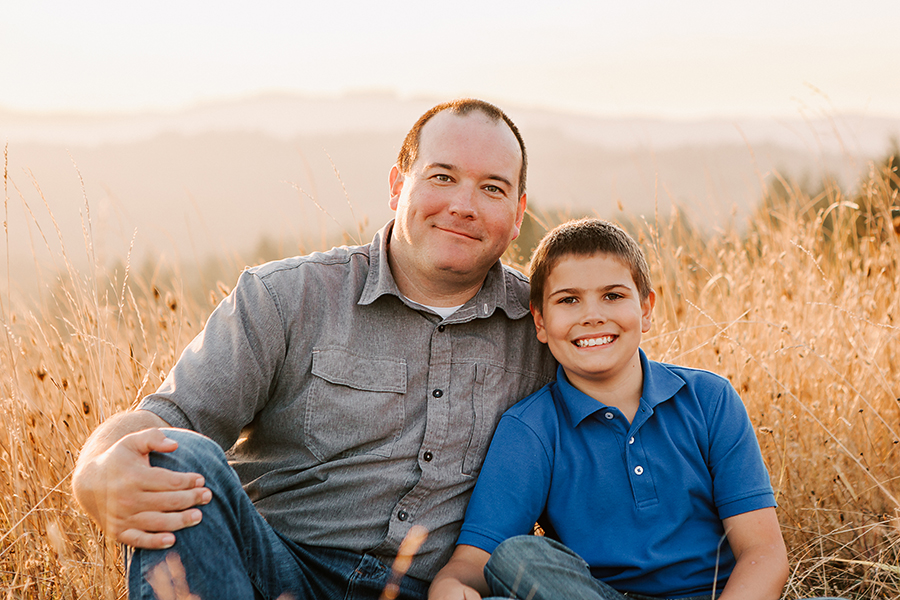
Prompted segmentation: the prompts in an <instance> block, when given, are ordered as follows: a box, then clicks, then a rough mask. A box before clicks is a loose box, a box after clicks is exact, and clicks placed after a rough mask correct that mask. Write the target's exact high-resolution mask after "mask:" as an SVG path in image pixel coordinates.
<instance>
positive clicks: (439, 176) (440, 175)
mask: <svg viewBox="0 0 900 600" xmlns="http://www.w3.org/2000/svg"><path fill="white" fill-rule="evenodd" d="M434 178H435V179H437V180H438V181H445V182H446V181H450V176H449V175H445V174H443V173H438V174H437V175H435V176H434Z"/></svg>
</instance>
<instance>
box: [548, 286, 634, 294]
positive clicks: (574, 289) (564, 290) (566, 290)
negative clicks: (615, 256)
mask: <svg viewBox="0 0 900 600" xmlns="http://www.w3.org/2000/svg"><path fill="white" fill-rule="evenodd" d="M615 288H625V289H629V288H628V284H625V283H611V284H609V285H604V286H603V287H601V288H600V289H601V290H602V291H604V292H608V291H609V290H613V289H615ZM581 292H584V288H579V287H567V288H560V289H558V290H551V291H550V292H548V294H547V295H548V296H555V295H556V294H575V293H581Z"/></svg>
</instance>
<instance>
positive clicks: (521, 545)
mask: <svg viewBox="0 0 900 600" xmlns="http://www.w3.org/2000/svg"><path fill="white" fill-rule="evenodd" d="M484 576H485V579H487V582H488V585H489V586H490V588H491V592H492V593H493V594H495V595H496V598H490V599H487V600H501V598H519V599H521V600H524V599H526V598H527V599H529V600H561V599H574V598H578V599H579V600H657V599H655V598H652V597H650V596H643V595H641V594H631V593H624V594H623V593H622V592H618V591H616V590H614V589H613V588H611V587H610V586H609V585H607V584H605V583H603V582H602V581H600V580H599V579H595V578H594V576H593V575H591V572H590V569H589V567H588V565H587V563H586V562H584V560H583V559H582V558H581V557H580V556H578V555H577V554H575V553H574V552H572V551H571V550H570V549H569V548H567V547H566V546H564V545H562V544H560V543H559V542H557V541H555V540H551V539H548V538H544V537H539V536H533V535H523V536H519V537H514V538H510V539H508V540H506V541H505V542H503V543H502V544H500V546H498V547H497V549H496V550H494V553H493V554H492V555H491V559H490V560H489V561H488V563H487V565H486V566H485V568H484ZM721 592H722V590H716V596H718V595H719V594H720V593H721ZM710 597H711V596H710V595H709V594H708V595H705V596H692V597H690V598H682V599H681V600H710ZM821 600H840V599H829V598H822V599H821Z"/></svg>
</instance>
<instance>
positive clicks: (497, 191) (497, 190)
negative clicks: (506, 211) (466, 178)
mask: <svg viewBox="0 0 900 600" xmlns="http://www.w3.org/2000/svg"><path fill="white" fill-rule="evenodd" d="M484 191H486V192H487V193H488V194H502V193H503V190H502V189H500V188H498V187H497V186H496V185H486V186H484Z"/></svg>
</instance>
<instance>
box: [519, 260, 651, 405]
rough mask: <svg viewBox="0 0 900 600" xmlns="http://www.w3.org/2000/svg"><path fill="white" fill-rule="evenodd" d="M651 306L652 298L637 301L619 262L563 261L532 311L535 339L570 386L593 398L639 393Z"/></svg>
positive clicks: (637, 295)
mask: <svg viewBox="0 0 900 600" xmlns="http://www.w3.org/2000/svg"><path fill="white" fill-rule="evenodd" d="M655 302H656V296H655V294H654V293H653V292H651V293H650V295H649V297H648V298H646V299H645V300H643V301H641V298H640V293H639V292H638V289H637V285H636V284H635V282H634V279H633V277H632V275H631V271H630V269H629V268H628V267H627V266H626V265H625V263H624V262H623V261H622V260H620V259H619V258H618V257H615V256H613V255H609V254H594V255H592V256H577V255H567V256H563V257H562V258H560V259H559V261H558V262H557V263H556V265H555V266H554V267H553V268H552V269H551V270H550V273H549V275H548V277H547V282H546V285H545V288H544V299H543V303H542V305H543V308H542V311H541V312H538V311H537V310H535V308H534V307H532V313H533V315H534V324H535V327H536V328H537V337H538V339H539V340H540V341H542V342H544V343H545V344H547V345H549V347H550V351H551V352H552V353H553V356H555V357H556V360H558V361H559V363H560V364H561V365H562V367H563V368H564V369H565V371H566V376H567V377H568V379H569V382H570V383H571V384H572V385H574V386H575V387H576V388H578V389H580V390H581V391H583V392H585V393H587V394H588V395H592V396H595V397H596V394H595V393H592V392H599V393H604V392H609V391H612V390H622V386H626V387H632V386H634V385H636V386H637V389H638V390H639V389H640V386H641V384H642V373H641V368H640V356H639V354H638V347H639V345H640V343H641V334H642V333H645V332H647V331H649V330H650V322H651V319H650V317H651V313H652V311H653V305H654V304H655ZM638 397H639V396H638Z"/></svg>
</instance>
